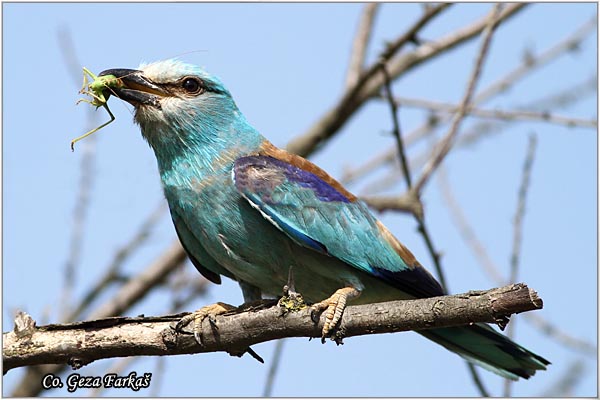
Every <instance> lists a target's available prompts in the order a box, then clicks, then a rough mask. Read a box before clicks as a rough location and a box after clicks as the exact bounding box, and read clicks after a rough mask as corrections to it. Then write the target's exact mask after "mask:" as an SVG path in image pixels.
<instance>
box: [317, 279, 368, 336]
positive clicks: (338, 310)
mask: <svg viewBox="0 0 600 400" xmlns="http://www.w3.org/2000/svg"><path fill="white" fill-rule="evenodd" d="M359 295H360V291H359V290H358V289H355V288H353V287H345V288H342V289H338V290H337V291H336V292H335V293H334V294H333V295H331V297H329V298H327V299H325V300H323V301H321V302H319V303H316V304H313V305H312V306H311V311H310V318H311V319H312V320H313V322H314V323H315V324H316V323H318V322H319V316H320V315H321V314H322V313H325V322H324V324H323V330H322V331H321V343H325V339H327V338H328V337H330V336H331V339H332V340H335V341H336V343H338V341H339V340H340V339H341V338H337V337H336V334H335V333H333V334H331V333H332V332H333V330H334V328H335V327H336V325H337V324H338V322H340V320H341V318H342V315H343V313H344V310H345V309H346V302H347V301H348V300H351V299H354V298H356V297H358V296H359ZM338 344H339V343H338Z"/></svg>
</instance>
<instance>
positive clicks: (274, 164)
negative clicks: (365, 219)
mask: <svg viewBox="0 0 600 400" xmlns="http://www.w3.org/2000/svg"><path fill="white" fill-rule="evenodd" d="M249 167H253V170H254V171H253V172H250V168H249ZM234 174H235V176H236V186H238V187H239V186H240V185H241V186H245V187H248V186H249V185H248V183H249V182H247V179H248V178H249V179H250V180H251V181H255V180H259V181H262V182H261V183H260V184H259V183H258V182H252V183H250V186H254V185H257V184H258V186H262V187H263V188H264V187H265V186H269V185H271V188H270V189H271V190H272V189H273V188H274V186H278V185H279V184H281V183H283V181H282V178H284V177H285V179H287V180H288V181H290V182H294V183H297V184H298V185H300V186H302V187H304V188H307V189H310V190H312V191H313V192H314V193H315V195H316V196H317V198H318V199H319V200H322V201H326V202H332V201H337V202H342V203H350V200H349V199H348V198H347V197H346V196H344V195H343V194H342V193H340V192H339V191H337V190H336V189H335V188H334V187H332V186H331V185H329V184H328V183H327V182H325V181H324V180H322V179H321V178H319V177H318V176H317V175H315V174H313V173H312V172H308V171H305V170H303V169H301V168H298V167H296V166H294V165H291V164H289V163H287V162H285V161H281V160H278V159H276V158H274V157H270V156H249V157H242V158H240V159H238V160H236V162H235V165H234ZM249 175H253V176H249ZM240 178H241V179H240ZM256 178H259V179H256ZM238 179H239V182H238Z"/></svg>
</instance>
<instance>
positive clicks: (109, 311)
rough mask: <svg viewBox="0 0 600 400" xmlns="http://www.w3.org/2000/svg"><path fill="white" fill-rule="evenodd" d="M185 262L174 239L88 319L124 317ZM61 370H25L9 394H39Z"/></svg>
mask: <svg viewBox="0 0 600 400" xmlns="http://www.w3.org/2000/svg"><path fill="white" fill-rule="evenodd" d="M186 259H187V256H186V254H185V251H184V250H183V247H181V244H180V243H179V241H178V240H176V241H175V242H173V244H172V245H171V246H170V247H169V248H168V249H167V250H166V251H165V252H163V253H162V255H160V256H159V257H158V258H157V259H156V260H155V261H154V262H153V263H151V264H150V265H149V266H148V267H147V268H145V269H144V270H143V271H142V272H140V273H139V274H138V275H136V276H135V277H133V278H132V279H130V280H129V281H128V282H127V283H126V284H125V285H123V286H122V287H121V288H120V289H119V291H118V292H117V294H116V295H115V296H113V297H112V298H111V299H109V300H108V301H107V302H106V303H105V304H103V305H101V306H99V307H98V308H97V309H96V310H95V311H93V312H91V313H90V315H89V317H88V318H90V319H99V318H106V317H110V316H114V315H121V314H123V313H124V312H125V311H126V310H128V309H130V308H131V307H132V306H134V305H135V304H137V303H138V302H139V301H140V300H142V299H143V298H144V297H145V296H146V295H147V294H148V293H149V292H150V291H151V289H152V288H153V287H154V286H156V285H157V284H159V283H160V282H163V281H164V280H165V279H166V277H167V276H169V275H170V274H171V273H172V272H173V271H175V270H176V269H177V268H178V267H179V266H180V265H181V264H182V263H183V262H184V261H185V260H186ZM64 368H65V366H64V365H41V366H38V367H37V368H28V369H27V371H26V373H25V375H24V376H23V378H22V379H21V381H20V382H19V384H18V385H17V386H16V387H15V389H14V391H13V392H12V394H11V395H12V396H14V397H33V396H35V395H37V394H39V393H40V391H41V390H42V385H41V384H39V383H40V382H41V381H42V377H43V376H44V375H46V374H54V375H56V374H59V373H60V372H61V371H63V370H64ZM32 382H38V384H33V383H32Z"/></svg>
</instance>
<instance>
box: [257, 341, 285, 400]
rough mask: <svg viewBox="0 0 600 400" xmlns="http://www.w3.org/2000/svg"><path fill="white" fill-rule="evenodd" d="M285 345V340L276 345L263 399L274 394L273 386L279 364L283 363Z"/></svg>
mask: <svg viewBox="0 0 600 400" xmlns="http://www.w3.org/2000/svg"><path fill="white" fill-rule="evenodd" d="M284 344H285V339H279V340H278V341H277V342H276V343H275V350H274V351H273V360H272V361H271V367H270V368H269V373H268V374H267V382H266V383H265V390H264V391H263V395H262V397H271V393H273V385H274V384H275V377H276V376H277V372H278V371H279V362H280V361H281V356H282V354H283V345H284Z"/></svg>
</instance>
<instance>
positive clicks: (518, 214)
mask: <svg viewBox="0 0 600 400" xmlns="http://www.w3.org/2000/svg"><path fill="white" fill-rule="evenodd" d="M536 145H537V138H536V136H535V135H530V136H529V144H528V145H527V156H526V157H525V163H524V164H523V175H522V177H521V185H520V186H519V194H518V200H517V209H516V211H515V217H514V220H513V248H512V254H511V256H510V275H509V278H508V281H509V282H516V280H517V278H518V276H519V259H520V256H521V246H522V242H523V217H524V216H525V202H526V200H527V191H528V190H529V182H530V181H531V167H532V166H533V160H534V157H535V148H536ZM515 322H516V321H513V323H512V324H510V326H509V327H508V329H507V331H506V335H507V336H508V337H509V338H514V335H515ZM511 388H512V381H511V380H510V379H506V380H505V381H504V397H510V395H511Z"/></svg>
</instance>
